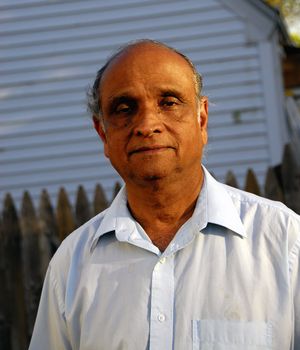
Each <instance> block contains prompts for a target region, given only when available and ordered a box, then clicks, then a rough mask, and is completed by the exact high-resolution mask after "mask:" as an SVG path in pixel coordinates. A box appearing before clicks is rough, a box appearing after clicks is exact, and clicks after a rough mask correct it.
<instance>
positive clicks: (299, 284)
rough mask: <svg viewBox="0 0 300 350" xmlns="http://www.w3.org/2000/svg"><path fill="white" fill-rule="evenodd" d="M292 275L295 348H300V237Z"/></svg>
mask: <svg viewBox="0 0 300 350" xmlns="http://www.w3.org/2000/svg"><path fill="white" fill-rule="evenodd" d="M291 253H292V254H291V258H292V259H291V260H292V261H291V277H292V281H291V282H292V288H293V298H294V322H295V323H294V324H295V331H294V347H293V348H292V349H294V350H300V238H298V240H297V241H296V243H295V245H294V247H293V249H292V252H291Z"/></svg>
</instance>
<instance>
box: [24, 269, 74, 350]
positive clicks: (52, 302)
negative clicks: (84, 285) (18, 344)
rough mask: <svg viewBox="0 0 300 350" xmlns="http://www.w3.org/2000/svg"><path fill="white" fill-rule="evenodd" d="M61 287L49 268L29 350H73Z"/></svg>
mask: <svg viewBox="0 0 300 350" xmlns="http://www.w3.org/2000/svg"><path fill="white" fill-rule="evenodd" d="M63 300H64V298H63V293H62V290H61V287H60V286H59V285H58V283H57V280H56V279H55V276H54V274H53V271H52V270H51V265H50V266H49V268H48V271H47V274H46V277H45V281H44V286H43V291H42V295H41V300H40V305H39V309H38V314H37V317H36V321H35V326H34V330H33V334H32V338H31V342H30V346H29V350H41V349H43V350H54V349H61V350H71V349H72V347H71V345H70V342H69V340H68V334H67V328H66V322H65V314H64V301H63Z"/></svg>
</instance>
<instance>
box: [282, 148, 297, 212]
mask: <svg viewBox="0 0 300 350" xmlns="http://www.w3.org/2000/svg"><path fill="white" fill-rule="evenodd" d="M281 171H282V183H283V189H284V197H285V203H286V205H287V206H288V207H289V208H291V209H292V210H294V211H295V212H296V213H298V214H300V169H299V165H298V163H297V160H296V157H295V155H294V153H293V150H292V148H291V145H286V146H285V148H284V154H283V160H282V166H281Z"/></svg>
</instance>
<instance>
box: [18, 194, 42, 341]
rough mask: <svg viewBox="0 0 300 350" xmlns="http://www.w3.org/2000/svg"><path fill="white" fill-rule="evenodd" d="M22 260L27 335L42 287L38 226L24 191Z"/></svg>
mask: <svg viewBox="0 0 300 350" xmlns="http://www.w3.org/2000/svg"><path fill="white" fill-rule="evenodd" d="M20 222H21V231H22V237H23V239H22V259H23V275H24V285H25V300H26V309H27V321H28V331H29V335H31V334H32V331H33V326H34V322H35V318H36V313H37V309H38V305H39V300H40V294H41V290H42V285H43V277H42V273H41V252H40V226H39V221H38V218H37V216H36V213H35V209H34V206H33V203H32V199H31V197H30V194H29V193H28V192H27V191H25V192H24V195H23V201H22V206H21V220H20Z"/></svg>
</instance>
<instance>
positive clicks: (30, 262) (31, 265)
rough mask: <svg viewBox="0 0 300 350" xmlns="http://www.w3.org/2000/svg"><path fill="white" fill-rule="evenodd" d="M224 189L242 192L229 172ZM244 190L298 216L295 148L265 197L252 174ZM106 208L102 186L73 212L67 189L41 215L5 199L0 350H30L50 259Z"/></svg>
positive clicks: (80, 199)
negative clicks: (265, 198) (274, 202)
mask: <svg viewBox="0 0 300 350" xmlns="http://www.w3.org/2000/svg"><path fill="white" fill-rule="evenodd" d="M226 183H227V184H228V185H231V186H234V187H238V184H237V181H236V178H235V176H234V174H233V173H232V172H231V171H229V172H228V174H227V177H226ZM119 189H120V185H119V184H116V186H115V191H114V196H115V195H116V193H117V192H118V191H119ZM244 189H245V190H246V191H248V192H252V193H255V194H258V195H264V196H265V197H267V198H270V199H273V200H279V201H281V202H284V203H285V204H286V205H287V206H288V207H290V208H291V209H293V210H294V211H295V212H297V213H299V214H300V169H299V165H298V164H297V159H296V158H295V157H294V153H293V151H292V149H291V147H290V146H289V145H288V146H286V148H285V151H284V156H283V160H282V163H281V165H279V166H276V167H270V168H269V169H268V171H267V175H266V179H265V186H264V192H263V193H262V192H261V190H260V187H259V185H258V181H257V179H256V176H255V174H254V172H253V171H252V170H251V169H249V170H248V172H247V176H246V180H245V186H244ZM107 206H108V201H107V199H106V197H105V194H104V191H103V189H102V187H101V186H100V185H97V186H96V188H95V192H94V199H93V203H92V204H90V203H89V201H88V198H87V195H86V193H85V190H84V188H83V187H82V186H79V188H78V191H77V198H76V204H75V207H74V209H73V208H72V206H71V204H70V201H69V199H68V195H67V193H66V191H65V190H64V189H63V188H62V189H60V191H59V195H58V200H57V205H56V209H53V207H52V205H51V202H50V199H49V196H48V193H47V192H46V190H43V191H42V193H41V196H40V202H39V206H38V211H37V212H36V210H35V208H34V206H33V202H32V200H31V197H30V194H29V193H28V192H25V193H24V196H23V201H22V205H21V209H20V212H19V213H17V210H16V207H15V205H14V201H13V199H12V197H11V196H10V194H7V195H6V197H5V199H4V204H3V210H2V215H1V217H0V281H1V288H0V350H23V349H27V348H28V343H29V339H30V336H31V334H32V329H33V325H34V320H35V316H36V312H37V307H38V302H39V297H40V293H41V288H42V283H43V278H44V275H45V272H46V269H47V266H48V263H49V261H50V259H51V257H52V255H53V254H54V252H55V251H56V249H57V247H58V246H59V244H60V242H61V241H62V240H63V239H64V238H65V237H66V236H67V235H68V234H69V233H70V232H72V231H73V230H74V229H75V228H76V227H79V226H80V225H82V224H83V223H84V222H86V221H87V220H88V219H90V218H91V217H92V216H94V215H95V214H97V213H99V212H101V211H102V210H104V209H105V208H106V207H107Z"/></svg>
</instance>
